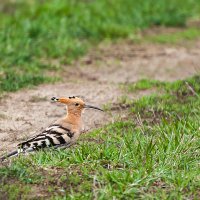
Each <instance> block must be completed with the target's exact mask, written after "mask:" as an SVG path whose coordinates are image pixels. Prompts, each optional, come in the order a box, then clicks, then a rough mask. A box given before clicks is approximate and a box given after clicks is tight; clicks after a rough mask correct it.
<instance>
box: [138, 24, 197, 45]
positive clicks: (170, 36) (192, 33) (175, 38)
mask: <svg viewBox="0 0 200 200" xmlns="http://www.w3.org/2000/svg"><path fill="white" fill-rule="evenodd" d="M198 38H200V29H199V28H188V29H186V30H182V31H177V32H174V33H167V34H158V35H154V36H146V37H145V38H143V39H142V40H144V41H148V42H153V43H162V44H166V43H167V44H169V43H170V44H178V43H180V42H184V41H190V40H195V39H198Z"/></svg>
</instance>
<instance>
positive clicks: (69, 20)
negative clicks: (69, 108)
mask: <svg viewBox="0 0 200 200" xmlns="http://www.w3.org/2000/svg"><path fill="white" fill-rule="evenodd" d="M199 13H200V1H199V0H185V1H184V3H183V2H182V0H170V1H167V0H159V1H157V2H156V3H155V1H154V0H146V1H141V2H140V1H133V0H125V1H124V0H110V1H107V0H101V1H90V0H88V1H87V0H86V1H81V0H79V1H78V0H67V1H64V0H51V1H42V2H41V1H36V0H35V1H25V0H21V1H2V2H1V12H0V51H1V54H0V92H2V91H13V90H16V89H19V88H21V87H26V86H29V85H37V84H39V83H43V82H46V81H47V82H48V81H49V78H47V75H46V74H48V73H47V71H49V70H53V71H54V70H57V66H55V65H54V64H52V63H53V62H51V61H52V60H57V61H58V63H59V66H61V65H63V64H66V63H69V62H71V61H72V60H74V59H76V58H77V57H79V56H81V55H83V54H85V53H86V52H87V50H88V48H90V47H91V46H94V45H96V44H97V43H99V42H100V41H102V40H105V39H111V40H115V39H118V38H124V37H130V36H133V35H134V32H135V31H136V30H138V29H144V28H147V27H150V26H152V25H164V26H184V25H185V23H186V20H187V19H188V18H190V17H198V16H199ZM44 60H45V62H44ZM44 63H46V64H44ZM41 74H42V75H41ZM14 76H15V77H19V78H15V79H14V83H15V84H14V86H13V78H8V79H7V77H14ZM5 85H6V86H5Z"/></svg>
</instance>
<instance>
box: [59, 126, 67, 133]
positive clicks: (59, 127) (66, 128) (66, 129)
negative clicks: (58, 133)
mask: <svg viewBox="0 0 200 200" xmlns="http://www.w3.org/2000/svg"><path fill="white" fill-rule="evenodd" d="M58 128H61V129H63V130H65V131H67V132H70V130H69V129H68V128H65V127H63V126H59V127H58Z"/></svg>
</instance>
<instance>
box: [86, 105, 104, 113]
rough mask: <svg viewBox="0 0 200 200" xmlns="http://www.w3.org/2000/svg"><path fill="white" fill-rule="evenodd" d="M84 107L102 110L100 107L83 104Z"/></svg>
mask: <svg viewBox="0 0 200 200" xmlns="http://www.w3.org/2000/svg"><path fill="white" fill-rule="evenodd" d="M84 108H91V109H95V110H100V111H102V112H103V110H102V109H100V108H97V107H95V106H90V105H85V106H84Z"/></svg>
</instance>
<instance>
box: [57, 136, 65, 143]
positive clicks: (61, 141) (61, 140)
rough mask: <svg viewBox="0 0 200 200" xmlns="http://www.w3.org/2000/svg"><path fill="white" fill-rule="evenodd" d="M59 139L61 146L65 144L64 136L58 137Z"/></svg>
mask: <svg viewBox="0 0 200 200" xmlns="http://www.w3.org/2000/svg"><path fill="white" fill-rule="evenodd" d="M56 138H57V139H58V141H59V142H60V144H65V143H66V141H65V139H64V138H63V137H62V136H59V137H56Z"/></svg>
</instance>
